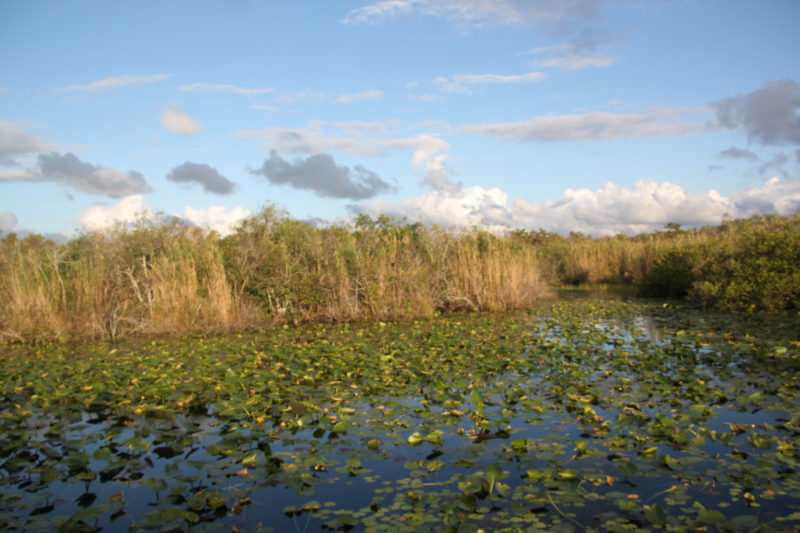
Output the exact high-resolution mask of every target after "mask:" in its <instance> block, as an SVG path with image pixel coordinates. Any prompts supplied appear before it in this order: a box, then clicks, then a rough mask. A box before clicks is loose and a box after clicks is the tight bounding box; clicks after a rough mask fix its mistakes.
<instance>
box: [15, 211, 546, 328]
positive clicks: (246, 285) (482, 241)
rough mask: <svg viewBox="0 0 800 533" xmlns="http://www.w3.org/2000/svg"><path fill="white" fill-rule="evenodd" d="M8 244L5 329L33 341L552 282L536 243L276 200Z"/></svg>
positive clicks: (326, 313) (421, 312)
mask: <svg viewBox="0 0 800 533" xmlns="http://www.w3.org/2000/svg"><path fill="white" fill-rule="evenodd" d="M0 246H1V247H2V259H0V302H2V304H3V305H2V306H1V307H0V335H2V336H3V337H4V338H5V339H6V340H17V341H23V342H27V341H34V340H37V339H57V340H68V339H83V338H106V339H115V338H119V337H124V336H129V335H136V334H160V333H181V332H218V331H232V330H240V329H245V328H249V327H257V326H261V325H265V324H270V323H274V322H281V321H284V322H285V321H292V322H295V321H349V320H356V319H374V320H393V319H399V318H417V317H426V316H431V315H433V314H434V313H436V312H437V311H439V310H453V309H475V310H506V309H513V308H520V307H526V306H530V305H531V304H533V303H534V302H536V301H537V300H539V299H540V298H542V297H543V296H545V295H547V294H548V289H547V285H546V283H545V282H544V281H543V278H542V276H541V275H540V274H539V270H538V260H537V259H536V255H535V252H534V250H533V249H532V248H531V247H526V246H521V245H520V244H519V243H516V242H512V241H511V240H509V239H504V238H501V237H497V236H494V235H491V234H488V233H480V232H469V233H464V234H454V233H450V232H446V231H443V230H441V229H437V228H427V227H424V226H422V225H420V224H411V225H403V224H397V223H394V222H393V221H391V220H389V219H386V218H379V219H377V220H372V219H370V218H368V217H362V218H361V219H360V220H359V222H358V223H357V224H356V226H355V227H330V228H314V227H312V226H310V225H309V224H306V223H304V222H300V221H296V220H292V219H290V218H288V217H287V216H286V215H285V214H283V213H281V212H279V211H278V210H276V209H274V208H267V209H265V210H264V211H263V212H262V213H260V214H259V215H258V216H256V217H253V218H251V219H250V220H248V221H246V222H245V223H243V224H242V226H241V227H240V228H239V230H238V231H237V232H236V233H235V234H234V235H231V236H229V237H226V238H224V239H220V238H219V237H218V236H216V235H213V234H212V235H206V234H204V233H202V232H200V231H199V230H196V229H193V228H184V227H180V226H170V225H166V224H159V223H147V222H145V221H143V222H141V223H140V224H139V225H138V226H137V227H135V228H133V229H130V228H122V227H120V228H116V229H114V230H111V231H108V232H105V233H97V234H91V235H85V236H82V237H80V238H78V239H75V240H73V241H71V242H69V243H67V244H65V245H56V244H54V243H52V242H48V241H45V240H44V239H42V238H40V237H30V238H27V239H22V240H18V239H16V238H14V237H13V236H8V237H6V238H5V239H3V240H2V241H1V242H0Z"/></svg>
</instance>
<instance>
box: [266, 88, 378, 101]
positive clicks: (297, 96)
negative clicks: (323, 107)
mask: <svg viewBox="0 0 800 533" xmlns="http://www.w3.org/2000/svg"><path fill="white" fill-rule="evenodd" d="M383 97H384V93H383V91H378V90H375V89H370V90H367V91H363V92H360V93H349V94H339V95H332V94H326V93H321V92H317V91H299V92H296V93H286V94H282V95H280V96H277V97H276V98H275V102H277V103H279V104H298V103H299V104H326V103H333V104H353V103H356V102H362V101H365V100H381V99H382V98H383Z"/></svg>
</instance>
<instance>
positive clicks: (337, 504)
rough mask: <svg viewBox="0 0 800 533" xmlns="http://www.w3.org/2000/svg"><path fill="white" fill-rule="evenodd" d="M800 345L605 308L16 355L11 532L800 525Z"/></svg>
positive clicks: (7, 395) (646, 310)
mask: <svg viewBox="0 0 800 533" xmlns="http://www.w3.org/2000/svg"><path fill="white" fill-rule="evenodd" d="M798 331H800V324H798V323H797V320H791V319H789V318H788V317H787V318H786V319H785V320H782V321H774V320H769V317H766V316H760V315H754V316H749V317H746V320H740V321H731V317H730V316H729V315H715V314H712V313H701V312H700V311H698V310H693V309H689V308H682V307H673V306H672V305H666V306H664V305H652V304H649V305H644V304H635V303H630V302H628V303H623V302H620V301H614V300H608V299H604V300H588V301H580V300H574V301H564V302H558V303H554V304H553V305H552V306H551V307H550V308H547V309H543V310H542V312H541V313H540V314H538V315H530V314H527V313H517V314H504V315H489V314H478V313H462V314H452V315H449V316H448V317H437V318H434V319H431V320H425V321H414V322H405V323H400V322H398V323H393V324H387V323H380V322H374V323H348V324H338V325H313V324H304V325H300V326H296V327H292V326H278V327H274V328H271V329H268V330H265V331H262V332H254V333H250V334H240V335H234V336H214V337H207V336H199V335H195V336H191V337H178V338H157V339H139V340H129V341H124V342H118V343H115V344H114V345H113V346H112V345H109V344H108V343H93V344H82V345H66V344H52V345H41V346H30V345H21V346H14V347H6V348H4V349H3V351H2V352H0V473H1V474H2V475H0V529H2V530H4V531H14V530H35V531H51V530H52V531H55V530H62V531H89V530H99V529H103V530H133V531H139V530H155V531H165V530H169V531H189V530H192V531H194V530H200V531H204V530H212V531H219V530H233V529H238V530H247V531H252V530H258V529H259V528H261V527H273V528H275V529H276V530H278V531H294V530H309V531H311V530H321V529H325V528H328V529H332V530H348V529H350V528H355V529H358V530H369V531H452V532H456V531H477V530H479V529H483V530H484V531H502V530H504V528H506V530H508V528H511V530H527V531H571V530H576V529H577V530H597V531H628V530H634V531H635V530H637V529H638V530H642V529H645V530H646V529H648V528H659V529H662V530H666V531H676V532H677V531H692V530H710V529H712V528H717V530H719V531H759V530H761V531H791V530H793V529H796V528H797V527H800V508H799V507H798V500H797V497H796V495H797V494H798V492H800V477H798V472H799V470H798V467H800V448H798V445H797V442H796V441H797V438H796V437H797V435H798V433H800V420H798V418H797V416H796V407H797V404H798V389H797V386H796V376H797V373H798V371H800V338H798Z"/></svg>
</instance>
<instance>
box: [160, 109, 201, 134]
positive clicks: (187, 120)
mask: <svg viewBox="0 0 800 533" xmlns="http://www.w3.org/2000/svg"><path fill="white" fill-rule="evenodd" d="M161 125H162V126H163V127H164V129H167V130H169V131H173V132H175V133H180V134H181V135H195V134H197V133H200V132H201V131H203V126H202V125H201V124H200V123H199V122H197V121H196V120H194V119H193V118H192V117H191V116H190V115H189V114H188V113H187V112H186V111H184V110H182V109H181V108H180V106H179V105H178V104H177V103H176V102H172V103H171V104H168V105H167V106H165V107H164V112H163V113H162V114H161Z"/></svg>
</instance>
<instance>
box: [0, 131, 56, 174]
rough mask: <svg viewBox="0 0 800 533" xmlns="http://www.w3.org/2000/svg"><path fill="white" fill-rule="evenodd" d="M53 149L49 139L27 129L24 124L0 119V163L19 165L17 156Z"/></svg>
mask: <svg viewBox="0 0 800 533" xmlns="http://www.w3.org/2000/svg"><path fill="white" fill-rule="evenodd" d="M49 149H52V145H51V144H50V143H48V142H47V141H45V140H43V139H40V138H39V137H37V136H35V135H33V134H31V133H28V132H27V131H25V129H24V127H23V125H22V124H18V123H15V122H5V121H0V164H3V165H17V164H19V163H18V161H17V158H18V157H19V156H24V155H27V154H32V153H36V152H42V151H44V150H49Z"/></svg>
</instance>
